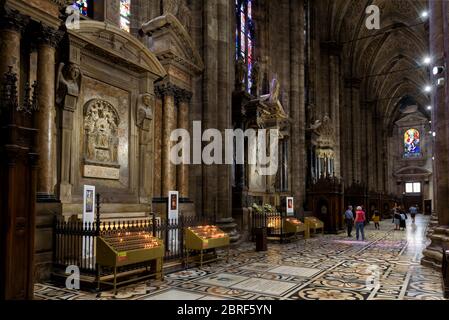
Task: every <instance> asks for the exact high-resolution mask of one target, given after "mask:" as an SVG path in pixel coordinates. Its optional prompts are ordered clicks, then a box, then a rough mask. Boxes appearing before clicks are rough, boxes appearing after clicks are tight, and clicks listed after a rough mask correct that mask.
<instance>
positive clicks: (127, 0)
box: [120, 0, 131, 32]
mask: <svg viewBox="0 0 449 320" xmlns="http://www.w3.org/2000/svg"><path fill="white" fill-rule="evenodd" d="M130 17H131V0H120V29H122V30H125V31H127V32H129V28H130V23H131V22H130Z"/></svg>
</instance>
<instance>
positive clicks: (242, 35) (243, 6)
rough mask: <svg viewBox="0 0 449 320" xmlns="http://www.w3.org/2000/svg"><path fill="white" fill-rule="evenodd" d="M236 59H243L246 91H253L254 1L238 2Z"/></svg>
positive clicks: (239, 0)
mask: <svg viewBox="0 0 449 320" xmlns="http://www.w3.org/2000/svg"><path fill="white" fill-rule="evenodd" d="M236 17H237V29H236V40H235V41H236V45H235V48H236V58H239V56H240V57H242V58H243V59H244V60H245V63H246V67H247V74H246V81H245V84H246V89H247V90H248V91H250V90H251V86H252V81H251V74H252V68H253V48H254V47H253V39H254V25H253V20H252V18H253V6H252V0H236Z"/></svg>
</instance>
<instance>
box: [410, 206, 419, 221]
mask: <svg viewBox="0 0 449 320" xmlns="http://www.w3.org/2000/svg"><path fill="white" fill-rule="evenodd" d="M408 211H409V212H410V216H411V217H412V223H415V217H416V214H417V213H418V205H416V206H411V207H410V208H409V209H408Z"/></svg>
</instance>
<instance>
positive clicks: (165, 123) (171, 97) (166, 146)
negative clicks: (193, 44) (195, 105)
mask: <svg viewBox="0 0 449 320" xmlns="http://www.w3.org/2000/svg"><path fill="white" fill-rule="evenodd" d="M163 94H164V99H163V101H164V105H163V107H162V108H163V117H162V157H161V166H162V170H161V172H162V197H168V192H169V191H172V190H176V166H175V165H174V164H173V163H172V162H171V160H170V150H171V147H172V146H173V142H171V141H170V135H171V133H172V131H173V130H175V129H176V125H177V111H176V105H175V92H174V89H173V87H172V86H170V85H167V86H166V87H165V90H163Z"/></svg>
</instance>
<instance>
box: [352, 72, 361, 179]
mask: <svg viewBox="0 0 449 320" xmlns="http://www.w3.org/2000/svg"><path fill="white" fill-rule="evenodd" d="M351 103H352V113H351V116H352V119H351V126H352V137H353V148H352V158H353V160H352V168H353V178H354V180H356V181H361V180H362V175H361V171H362V164H361V162H362V159H361V142H362V141H361V139H360V133H361V130H360V129H361V128H360V120H361V119H360V81H359V80H355V79H353V80H352V81H351Z"/></svg>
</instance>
